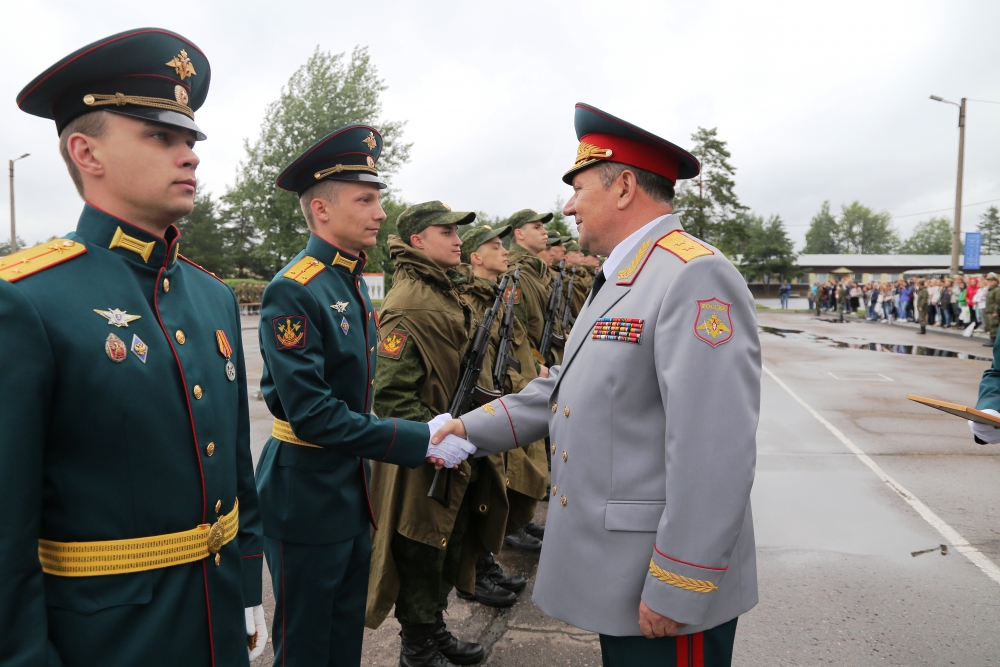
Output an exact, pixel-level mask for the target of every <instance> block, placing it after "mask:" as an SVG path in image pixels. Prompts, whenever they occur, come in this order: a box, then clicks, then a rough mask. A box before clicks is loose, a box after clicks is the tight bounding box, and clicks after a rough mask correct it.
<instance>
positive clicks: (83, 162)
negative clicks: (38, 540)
mask: <svg viewBox="0 0 1000 667" xmlns="http://www.w3.org/2000/svg"><path fill="white" fill-rule="evenodd" d="M98 143H99V142H98V140H97V139H95V138H94V137H88V136H87V135H85V134H80V133H79V132H74V133H73V134H71V135H70V137H69V139H68V140H67V141H66V150H67V152H68V153H69V156H70V159H71V160H73V164H75V165H76V168H77V170H78V171H79V172H80V173H81V174H87V175H88V176H91V177H93V178H100V177H101V176H103V175H104V164H103V163H102V162H101V157H100V149H99V148H98Z"/></svg>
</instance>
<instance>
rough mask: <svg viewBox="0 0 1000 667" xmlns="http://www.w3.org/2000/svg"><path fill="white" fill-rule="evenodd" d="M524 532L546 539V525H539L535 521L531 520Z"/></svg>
mask: <svg viewBox="0 0 1000 667" xmlns="http://www.w3.org/2000/svg"><path fill="white" fill-rule="evenodd" d="M524 532H526V533H527V534H528V535H531V536H532V537H535V538H537V539H539V540H542V539H545V526H539V525H538V524H537V523H535V522H534V521H529V522H528V523H527V525H525V527H524Z"/></svg>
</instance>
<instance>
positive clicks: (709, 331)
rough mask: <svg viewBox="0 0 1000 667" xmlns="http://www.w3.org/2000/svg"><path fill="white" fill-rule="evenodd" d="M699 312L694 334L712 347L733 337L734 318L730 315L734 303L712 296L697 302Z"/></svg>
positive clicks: (696, 317) (695, 321)
mask: <svg viewBox="0 0 1000 667" xmlns="http://www.w3.org/2000/svg"><path fill="white" fill-rule="evenodd" d="M696 305H697V307H698V313H697V315H696V316H695V320H694V335H695V336H697V337H698V338H700V339H702V340H703V341H705V342H706V343H708V344H709V345H711V346H712V347H718V346H720V345H722V344H723V343H725V342H726V341H728V340H729V339H730V338H732V337H733V320H732V318H731V317H730V316H729V308H730V306H731V305H732V304H729V303H726V302H725V301H723V300H721V299H718V298H716V297H712V298H711V299H699V300H698V301H697V302H696Z"/></svg>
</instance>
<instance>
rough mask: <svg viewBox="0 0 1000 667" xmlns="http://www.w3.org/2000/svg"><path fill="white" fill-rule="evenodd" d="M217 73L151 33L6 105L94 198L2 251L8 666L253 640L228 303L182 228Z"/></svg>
mask: <svg viewBox="0 0 1000 667" xmlns="http://www.w3.org/2000/svg"><path fill="white" fill-rule="evenodd" d="M209 79H210V71H209V64H208V60H207V59H206V58H205V55H204V54H203V53H202V51H201V50H200V49H199V48H198V47H197V46H195V45H194V44H192V43H191V42H190V41H188V40H187V39H185V38H183V37H181V36H180V35H177V34H174V33H172V32H169V31H166V30H160V29H156V28H146V29H140V30H132V31H128V32H124V33H120V34H117V35H113V36H111V37H108V38H105V39H103V40H100V41H98V42H95V43H93V44H90V45H88V46H86V47H84V48H82V49H80V50H79V51H76V52H75V53H73V54H70V55H69V56H67V57H66V58H64V59H62V60H61V61H59V62H58V63H56V64H55V65H53V66H52V67H50V68H49V69H47V70H46V71H45V72H43V73H42V74H40V75H39V76H38V77H36V78H35V80H34V81H32V82H31V83H30V84H28V85H27V86H26V87H25V88H24V90H22V91H21V93H20V94H19V95H18V97H17V103H18V106H20V108H21V109H22V110H23V111H26V112H27V113H30V114H33V115H35V116H40V117H42V118H48V119H51V120H54V121H55V123H56V129H57V131H58V132H59V137H60V149H61V152H62V154H63V158H64V159H65V161H66V163H67V167H68V168H69V171H70V174H71V176H72V178H73V181H74V183H75V185H76V187H77V190H78V191H79V193H80V195H81V197H83V199H84V200H85V201H86V204H85V205H84V208H83V212H82V214H81V215H80V219H79V222H78V223H77V227H76V231H73V232H70V233H69V234H67V235H66V236H64V237H62V238H61V239H55V240H53V241H47V242H45V243H42V244H41V245H37V246H35V247H33V248H29V249H27V250H24V251H22V252H19V253H15V254H13V255H9V256H7V257H3V258H0V367H2V368H3V382H0V405H2V406H3V409H2V410H0V433H2V434H3V435H2V438H0V506H2V507H3V512H2V513H0V560H2V561H3V564H4V570H5V572H4V580H3V583H2V584H0V627H2V628H3V633H4V635H3V636H4V639H3V642H2V649H0V662H3V663H4V664H10V665H14V664H17V665H42V664H45V665H66V666H71V665H85V666H92V665H143V666H144V667H151V666H157V665H163V666H168V665H170V666H173V665H178V664H183V665H188V666H190V667H195V666H205V667H208V666H209V665H212V666H213V667H222V666H223V665H226V666H238V665H244V666H245V665H247V664H248V657H251V658H252V657H256V655H259V653H260V652H261V651H262V650H263V647H264V643H265V641H266V631H265V629H264V627H263V619H264V614H263V608H262V607H260V604H261V568H262V563H263V558H262V550H261V525H260V515H259V511H258V503H257V490H256V487H255V485H254V477H253V464H252V461H251V457H250V419H249V412H248V404H247V389H246V373H245V370H244V357H243V345H242V340H241V337H240V313H239V306H238V304H237V302H236V297H235V295H234V294H233V292H232V290H231V289H230V288H229V287H228V286H226V285H225V283H223V282H222V281H221V280H219V279H217V278H216V277H215V276H214V275H212V274H210V273H209V272H207V271H205V270H204V269H202V268H201V267H199V266H197V265H195V264H193V263H191V262H190V261H188V260H187V259H185V258H184V256H183V255H180V254H179V252H178V249H179V247H180V245H182V244H180V243H179V237H180V234H179V233H178V230H177V228H176V227H175V226H174V225H173V223H174V222H176V221H177V220H178V219H180V218H181V217H183V216H184V215H186V214H188V213H190V212H191V211H192V209H193V206H194V196H195V188H196V180H195V169H196V168H197V166H198V162H199V160H198V157H197V155H195V153H194V152H193V150H192V148H193V146H194V144H195V141H197V140H203V139H205V135H204V134H202V131H201V130H200V129H199V128H198V126H197V125H196V124H195V121H194V112H195V111H196V110H197V109H198V108H199V107H201V105H202V104H203V103H204V101H205V97H206V95H207V93H208V86H209ZM250 646H253V649H252V650H253V654H252V655H250V656H248V651H247V650H248V647H250Z"/></svg>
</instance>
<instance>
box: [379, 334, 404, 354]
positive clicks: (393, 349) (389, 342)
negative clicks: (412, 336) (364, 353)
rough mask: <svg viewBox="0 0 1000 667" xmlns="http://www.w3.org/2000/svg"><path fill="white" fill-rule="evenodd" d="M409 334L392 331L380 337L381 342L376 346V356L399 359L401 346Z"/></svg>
mask: <svg viewBox="0 0 1000 667" xmlns="http://www.w3.org/2000/svg"><path fill="white" fill-rule="evenodd" d="M408 335H409V334H405V333H400V332H398V331H393V332H392V333H390V334H389V335H388V336H386V337H385V338H383V339H382V344H381V345H379V346H378V356H380V357H388V358H389V359H399V355H401V354H403V346H404V345H406V338H407V336H408Z"/></svg>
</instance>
